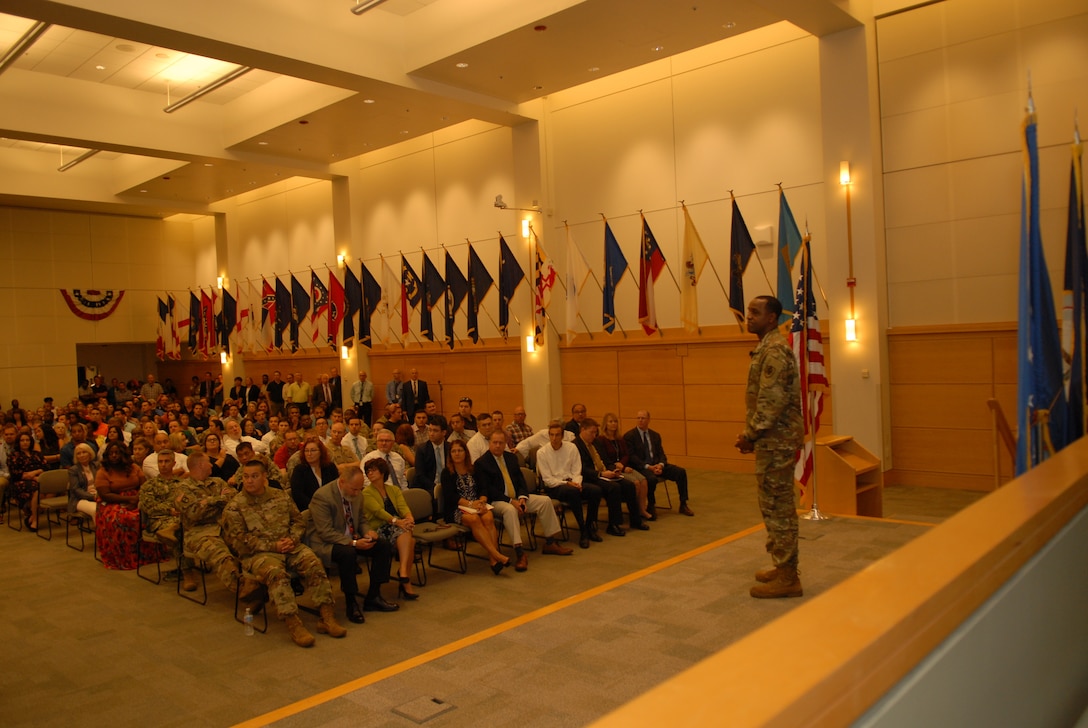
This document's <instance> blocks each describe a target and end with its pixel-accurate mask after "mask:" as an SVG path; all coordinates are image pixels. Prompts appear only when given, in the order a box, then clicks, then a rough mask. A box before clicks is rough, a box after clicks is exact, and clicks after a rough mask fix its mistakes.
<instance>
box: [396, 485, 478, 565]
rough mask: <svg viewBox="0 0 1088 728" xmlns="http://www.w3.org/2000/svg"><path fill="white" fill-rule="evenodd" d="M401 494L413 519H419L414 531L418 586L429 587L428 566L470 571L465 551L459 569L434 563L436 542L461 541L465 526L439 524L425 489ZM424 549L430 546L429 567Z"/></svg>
mask: <svg viewBox="0 0 1088 728" xmlns="http://www.w3.org/2000/svg"><path fill="white" fill-rule="evenodd" d="M401 492H402V493H403V494H404V500H405V502H406V503H407V504H408V510H410V511H411V512H412V518H413V519H415V522H416V526H415V528H413V529H412V537H413V538H415V540H416V552H415V567H416V585H417V586H426V584H427V566H433V567H434V568H436V569H442V570H443V571H451V572H454V573H458V574H464V573H465V572H466V571H468V560H467V559H466V558H465V552H464V550H460V551H457V552H456V554H457V568H456V569H451V568H449V567H447V566H442V565H440V564H436V563H434V561H433V558H434V545H435V544H436V543H442V542H443V541H445V540H446V539H447V538H457V537H458V535H459V534H460V532H461V527H460V526H447V525H444V524H441V523H436V522H435V520H434V509H433V507H432V505H431V494H430V493H428V492H427V491H425V490H423V489H422V488H405V489H404V490H402V491H401ZM424 546H426V547H427V563H426V565H424V563H423V547H424Z"/></svg>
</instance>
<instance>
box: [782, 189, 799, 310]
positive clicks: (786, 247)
mask: <svg viewBox="0 0 1088 728" xmlns="http://www.w3.org/2000/svg"><path fill="white" fill-rule="evenodd" d="M800 250H801V231H800V230H798V229H797V221H796V220H794V219H793V212H792V211H791V210H790V203H788V202H786V193H785V192H783V191H782V188H781V187H779V188H778V301H779V303H781V304H782V315H781V316H779V317H778V323H780V324H781V323H784V322H786V321H789V320H790V318H792V317H793V306H794V299H793V261H794V260H796V259H797V253H798V251H800Z"/></svg>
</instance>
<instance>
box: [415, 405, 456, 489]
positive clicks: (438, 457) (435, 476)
mask: <svg viewBox="0 0 1088 728" xmlns="http://www.w3.org/2000/svg"><path fill="white" fill-rule="evenodd" d="M450 444H452V443H450ZM460 444H461V445H462V446H463V445H464V444H465V443H463V442H462V443H460ZM465 452H466V453H467V452H468V448H467V447H466V448H465ZM448 460H449V445H447V444H446V427H445V420H443V419H442V418H441V417H435V419H434V420H432V421H431V423H430V424H429V425H427V442H425V443H423V444H422V445H420V446H419V447H417V448H416V465H415V467H416V474H415V479H414V480H413V481H412V483H411V487H413V488H422V489H423V490H425V491H427V492H428V493H430V494H431V497H432V498H433V497H434V487H435V485H436V484H438V483H440V482H442V473H443V472H445V469H446V468H445V466H446V462H447V461H448ZM455 495H456V494H453V493H451V492H450V491H446V497H447V498H449V497H451V496H455Z"/></svg>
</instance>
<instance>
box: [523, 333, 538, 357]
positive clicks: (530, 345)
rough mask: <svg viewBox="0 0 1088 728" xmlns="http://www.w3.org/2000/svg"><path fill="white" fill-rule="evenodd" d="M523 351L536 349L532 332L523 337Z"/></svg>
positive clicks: (529, 351) (530, 352)
mask: <svg viewBox="0 0 1088 728" xmlns="http://www.w3.org/2000/svg"><path fill="white" fill-rule="evenodd" d="M525 351H526V353H529V354H532V353H533V352H535V351H536V337H535V336H533V335H532V334H529V335H528V336H526V337H525Z"/></svg>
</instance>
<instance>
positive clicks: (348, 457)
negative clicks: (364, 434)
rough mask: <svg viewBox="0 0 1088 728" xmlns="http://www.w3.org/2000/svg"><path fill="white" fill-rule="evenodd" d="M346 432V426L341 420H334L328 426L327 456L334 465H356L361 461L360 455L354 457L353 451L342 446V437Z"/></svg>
mask: <svg viewBox="0 0 1088 728" xmlns="http://www.w3.org/2000/svg"><path fill="white" fill-rule="evenodd" d="M347 433H348V428H347V426H346V425H345V424H344V423H343V422H334V423H332V425H330V426H329V444H328V446H327V447H328V450H329V458H330V459H331V460H332V462H333V464H335V465H351V464H354V465H358V464H359V463H360V462H361V461H362V458H361V457H356V456H355V453H354V452H352V451H351V450H349V449H348V448H346V447H345V446H344V437H345V436H346V435H347Z"/></svg>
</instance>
